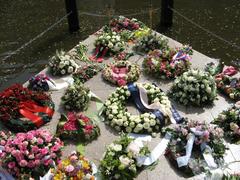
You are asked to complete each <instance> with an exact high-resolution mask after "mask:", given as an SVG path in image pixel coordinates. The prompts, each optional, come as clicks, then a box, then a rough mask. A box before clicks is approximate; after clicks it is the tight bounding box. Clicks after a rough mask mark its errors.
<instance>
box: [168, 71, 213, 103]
mask: <svg viewBox="0 0 240 180" xmlns="http://www.w3.org/2000/svg"><path fill="white" fill-rule="evenodd" d="M170 94H171V96H172V97H173V98H174V99H175V100H176V101H178V102H180V103H181V104H184V105H189V104H192V105H197V106H202V105H203V104H206V103H210V102H213V101H214V99H215V97H216V83H215V81H214V78H213V77H212V76H211V75H210V74H209V73H206V72H203V71H201V70H196V69H194V70H189V71H187V72H185V73H183V74H182V75H181V76H179V77H177V78H176V79H175V81H174V84H173V86H172V88H171V93H170Z"/></svg>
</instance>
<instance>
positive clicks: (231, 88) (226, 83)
mask: <svg viewBox="0 0 240 180" xmlns="http://www.w3.org/2000/svg"><path fill="white" fill-rule="evenodd" d="M215 81H216V84H217V88H218V89H219V90H220V91H222V92H223V93H225V94H226V95H228V96H229V97H230V98H231V99H233V100H236V101H239V100H240V78H235V77H231V76H228V75H224V74H218V75H216V76H215Z"/></svg>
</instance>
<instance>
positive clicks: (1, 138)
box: [0, 131, 12, 158]
mask: <svg viewBox="0 0 240 180" xmlns="http://www.w3.org/2000/svg"><path fill="white" fill-rule="evenodd" d="M11 136H12V133H11V132H10V131H0V158H1V156H3V155H4V154H1V152H2V150H3V149H4V146H5V145H6V144H7V141H8V139H9V138H10V137H11Z"/></svg>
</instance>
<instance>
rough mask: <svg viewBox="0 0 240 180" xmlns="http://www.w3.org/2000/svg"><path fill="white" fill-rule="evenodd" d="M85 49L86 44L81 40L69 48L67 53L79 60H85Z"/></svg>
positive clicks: (86, 58) (86, 49) (86, 48)
mask: <svg viewBox="0 0 240 180" xmlns="http://www.w3.org/2000/svg"><path fill="white" fill-rule="evenodd" d="M87 51H88V47H87V45H85V44H83V43H82V42H79V44H78V45H77V46H75V47H74V48H73V49H72V50H70V52H69V54H70V55H71V56H73V57H74V58H75V59H77V60H79V61H84V62H87V61H89V58H88V56H87Z"/></svg>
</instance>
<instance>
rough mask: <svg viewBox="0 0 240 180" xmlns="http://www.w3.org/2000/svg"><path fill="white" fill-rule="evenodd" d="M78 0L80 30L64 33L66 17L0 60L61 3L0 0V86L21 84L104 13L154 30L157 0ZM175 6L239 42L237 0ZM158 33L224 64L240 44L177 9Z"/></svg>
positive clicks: (57, 13)
mask: <svg viewBox="0 0 240 180" xmlns="http://www.w3.org/2000/svg"><path fill="white" fill-rule="evenodd" d="M77 1H78V2H77V3H78V9H79V13H80V14H79V22H80V26H81V29H80V32H79V33H77V34H69V33H68V25H67V20H64V21H62V22H61V23H59V24H58V25H57V26H55V27H54V28H53V29H51V30H50V31H48V32H47V33H45V34H44V35H43V36H42V37H41V38H39V39H38V40H36V41H34V42H33V43H31V45H30V46H27V47H25V48H23V49H22V50H21V51H19V52H18V53H17V54H15V55H13V56H11V57H10V58H8V59H6V60H3V59H5V57H6V56H8V55H9V54H11V53H13V52H14V51H15V50H16V49H18V48H19V47H21V46H22V45H23V44H24V43H26V42H28V41H29V40H31V39H32V38H34V37H35V36H37V35H38V34H39V33H41V32H42V31H44V30H45V29H47V28H48V27H49V26H50V25H52V24H53V23H55V22H56V21H58V20H59V19H60V18H61V17H62V16H64V15H65V6H64V1H63V0H48V1H45V0H38V1H36V0H27V1H26V0H14V1H4V0H0V7H1V8H0V62H1V66H0V90H2V89H4V88H6V87H7V86H9V85H11V84H12V83H16V82H19V83H23V82H24V81H26V80H27V79H28V78H29V77H30V76H31V75H33V74H36V73H37V72H39V71H40V70H41V69H43V68H44V67H45V66H46V64H47V62H48V59H49V57H51V56H52V55H53V54H54V53H55V50H56V49H64V50H66V51H67V50H69V49H71V48H72V47H73V46H75V45H76V44H77V43H78V41H80V40H83V39H85V38H86V37H87V36H88V35H89V34H92V33H93V32H95V31H96V30H98V29H99V28H100V27H101V26H102V25H104V24H105V23H107V22H108V21H109V16H108V15H109V14H115V15H120V14H122V15H127V16H129V17H135V18H137V19H139V20H141V21H143V22H144V23H146V24H147V25H148V26H150V27H152V28H153V29H157V27H158V24H159V19H160V7H161V0H77ZM174 8H175V9H176V10H177V11H178V12H179V13H180V14H182V15H184V16H186V17H187V18H189V19H190V20H192V21H193V22H194V23H196V24H199V25H200V26H202V27H204V28H206V29H208V30H210V31H211V32H214V33H215V34H216V35H218V36H220V37H222V38H224V39H225V40H227V41H229V42H232V43H235V44H236V45H240V33H239V30H240V18H239V17H240V10H239V9H240V1H239V0H218V1H216V0H197V1H196V0H174ZM149 9H152V11H151V12H152V13H150V11H149ZM83 12H87V13H88V14H87V15H86V13H85V14H82V13H83ZM135 13H136V15H132V14H135ZM101 14H102V15H103V16H102V15H101ZM163 34H165V35H167V36H169V37H171V38H173V39H175V40H177V41H179V42H181V43H188V44H191V45H192V46H193V48H194V49H196V50H198V51H200V52H202V53H204V54H206V55H208V56H210V57H212V58H217V59H221V60H222V61H224V62H225V63H226V64H231V62H232V61H233V60H234V61H235V62H237V60H238V59H239V58H240V52H239V51H240V49H238V48H237V47H233V46H231V45H229V44H228V43H226V42H224V41H222V40H219V39H217V38H216V37H214V36H212V35H210V34H208V33H206V32H205V31H203V30H202V29H200V28H199V27H198V26H195V25H193V24H191V23H190V22H188V21H186V20H185V19H183V18H182V17H180V16H179V15H178V14H176V13H175V14H174V22H173V27H172V28H170V29H167V30H164V31H163ZM238 61H239V60H238Z"/></svg>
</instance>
